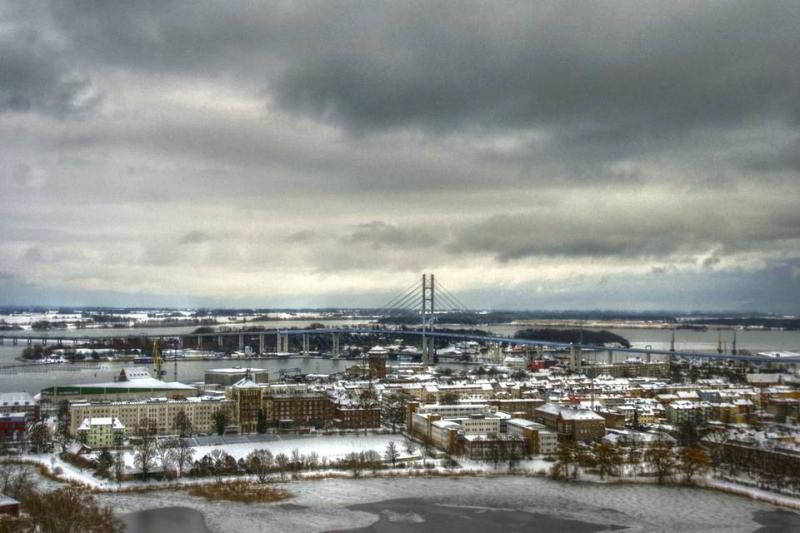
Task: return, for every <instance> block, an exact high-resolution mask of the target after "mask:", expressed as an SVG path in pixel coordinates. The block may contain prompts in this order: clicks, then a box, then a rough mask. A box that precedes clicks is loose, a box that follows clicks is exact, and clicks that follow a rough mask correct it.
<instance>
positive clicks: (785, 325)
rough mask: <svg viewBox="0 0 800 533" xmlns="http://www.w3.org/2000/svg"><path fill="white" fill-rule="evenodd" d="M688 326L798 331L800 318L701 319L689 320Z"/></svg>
mask: <svg viewBox="0 0 800 533" xmlns="http://www.w3.org/2000/svg"><path fill="white" fill-rule="evenodd" d="M688 322H689V323H690V324H697V325H698V326H699V325H706V326H730V327H733V326H745V327H764V328H780V329H788V330H794V331H797V330H800V318H777V317H775V318H771V317H729V318H702V319H696V320H689V321H688Z"/></svg>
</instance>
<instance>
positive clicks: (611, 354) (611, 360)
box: [608, 350, 614, 365]
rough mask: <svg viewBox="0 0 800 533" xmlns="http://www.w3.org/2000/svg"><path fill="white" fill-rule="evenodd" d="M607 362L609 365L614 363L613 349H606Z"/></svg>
mask: <svg viewBox="0 0 800 533" xmlns="http://www.w3.org/2000/svg"><path fill="white" fill-rule="evenodd" d="M608 364H609V365H613V364H614V351H613V350H609V351H608Z"/></svg>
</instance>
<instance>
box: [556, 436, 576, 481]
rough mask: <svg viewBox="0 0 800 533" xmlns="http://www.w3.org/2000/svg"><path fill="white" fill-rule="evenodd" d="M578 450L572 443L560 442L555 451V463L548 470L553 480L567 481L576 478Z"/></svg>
mask: <svg viewBox="0 0 800 533" xmlns="http://www.w3.org/2000/svg"><path fill="white" fill-rule="evenodd" d="M577 455H578V450H577V446H576V445H575V443H574V442H573V441H561V442H559V443H558V450H557V451H556V462H555V463H554V464H553V466H552V467H551V469H550V474H551V475H552V476H553V477H554V478H555V479H563V480H564V481H569V480H570V479H576V478H577V477H578V459H577Z"/></svg>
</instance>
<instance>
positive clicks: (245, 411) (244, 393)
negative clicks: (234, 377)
mask: <svg viewBox="0 0 800 533" xmlns="http://www.w3.org/2000/svg"><path fill="white" fill-rule="evenodd" d="M263 391H264V388H263V387H260V386H259V385H257V384H256V383H255V382H254V381H253V380H251V379H250V377H249V376H247V377H244V378H242V379H241V380H239V381H237V382H236V383H234V384H233V386H232V387H230V389H228V392H229V396H230V398H231V400H232V402H233V421H232V422H234V424H236V425H238V426H239V433H255V432H256V431H257V429H258V417H259V413H262V415H261V416H263V417H264V423H265V424H266V423H267V420H266V413H264V412H263V401H262V397H263Z"/></svg>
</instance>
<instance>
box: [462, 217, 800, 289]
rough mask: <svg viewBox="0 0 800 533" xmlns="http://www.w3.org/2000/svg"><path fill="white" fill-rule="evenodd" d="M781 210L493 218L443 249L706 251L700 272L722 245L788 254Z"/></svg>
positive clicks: (797, 229) (788, 222)
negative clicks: (778, 250)
mask: <svg viewBox="0 0 800 533" xmlns="http://www.w3.org/2000/svg"><path fill="white" fill-rule="evenodd" d="M781 209H784V212H778V213H773V212H770V211H769V207H761V208H760V209H755V208H751V209H750V211H749V212H747V213H725V212H720V211H718V210H715V211H714V212H710V211H709V212H700V211H695V210H693V208H692V206H690V205H689V206H687V208H686V209H684V210H681V211H679V212H675V211H673V210H672V209H671V208H667V207H664V208H661V209H658V208H653V206H641V207H640V208H638V209H635V208H629V209H627V210H624V211H623V210H617V209H614V208H613V207H609V206H598V207H597V209H596V210H594V211H590V212H589V211H578V210H574V211H564V210H553V211H538V212H533V213H527V214H519V215H494V216H491V217H489V218H487V219H485V220H483V221H480V222H477V223H474V224H467V225H464V226H461V227H459V228H458V229H457V230H456V231H454V237H453V240H452V241H450V242H449V243H448V245H447V246H448V249H449V250H451V251H452V252H453V253H456V254H463V253H467V254H491V255H493V256H494V257H496V259H497V260H498V261H501V262H507V261H511V260H516V259H523V258H528V257H612V258H618V259H624V258H634V257H669V256H671V255H674V254H679V255H680V254H682V255H692V254H701V253H703V254H704V253H706V252H707V251H708V250H709V249H711V250H712V253H711V254H710V255H709V256H708V257H705V258H704V259H703V260H702V266H703V267H705V268H711V267H713V266H714V265H716V264H718V263H719V262H720V260H721V259H720V256H721V254H722V250H723V247H724V249H725V250H727V251H728V252H731V251H744V250H762V251H763V250H767V249H773V250H774V249H779V248H780V247H781V246H782V247H784V248H785V249H792V246H794V245H796V244H797V242H798V241H800V217H798V216H797V215H796V213H794V208H793V207H792V206H783V207H782V208H781ZM779 221H780V222H779ZM781 242H784V243H785V244H783V245H781V244H780V243H781ZM665 271H666V270H662V269H658V268H657V269H655V270H654V272H656V273H661V272H665Z"/></svg>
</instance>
